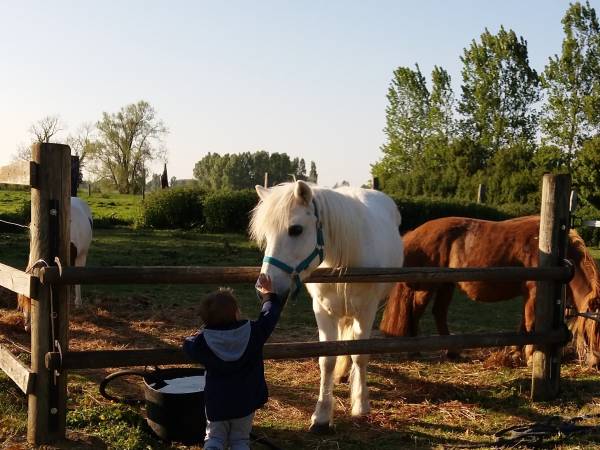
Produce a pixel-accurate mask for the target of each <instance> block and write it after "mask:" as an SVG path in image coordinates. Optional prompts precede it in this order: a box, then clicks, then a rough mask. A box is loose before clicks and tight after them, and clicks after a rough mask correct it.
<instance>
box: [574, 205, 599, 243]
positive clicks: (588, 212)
mask: <svg viewBox="0 0 600 450" xmlns="http://www.w3.org/2000/svg"><path fill="white" fill-rule="evenodd" d="M586 220H600V210H598V209H596V208H594V207H593V206H592V205H589V204H588V205H581V206H580V207H579V208H577V209H576V210H575V214H574V220H573V222H574V224H575V227H576V229H577V232H578V233H579V235H580V236H581V237H582V238H583V240H584V241H585V243H586V245H587V246H595V247H599V246H600V228H595V227H588V226H584V225H583V222H584V221H586Z"/></svg>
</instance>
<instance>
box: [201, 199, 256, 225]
mask: <svg viewBox="0 0 600 450" xmlns="http://www.w3.org/2000/svg"><path fill="white" fill-rule="evenodd" d="M257 203H258V196H257V195H256V192H255V191H253V190H243V191H222V192H213V193H211V194H209V195H208V196H207V197H206V198H205V200H204V219H205V223H204V224H205V229H206V230H207V231H211V232H219V233H222V232H238V233H243V232H245V231H246V230H247V229H248V223H249V220H250V212H251V211H252V209H253V208H254V207H255V206H256V204H257Z"/></svg>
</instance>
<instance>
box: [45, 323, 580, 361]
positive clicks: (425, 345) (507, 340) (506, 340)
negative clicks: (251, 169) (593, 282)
mask: <svg viewBox="0 0 600 450" xmlns="http://www.w3.org/2000/svg"><path fill="white" fill-rule="evenodd" d="M568 339H569V333H568V332H567V330H566V329H559V330H552V331H550V332H548V333H543V334H542V333H531V334H523V333H485V334H483V333H478V334H457V335H450V336H417V337H401V338H383V339H356V340H349V341H333V342H281V343H271V344H266V345H265V348H264V356H265V358H266V359H290V358H293V359H299V358H312V357H315V356H337V355H360V354H369V355H375V354H382V353H399V352H418V351H436V350H445V349H453V350H460V349H468V348H487V347H503V346H509V345H518V346H523V345H530V344H531V345H540V344H553V345H562V344H564V343H566V342H567V341H568ZM192 363H193V361H191V360H190V359H189V358H188V357H187V356H186V355H185V353H184V352H183V351H182V350H181V349H180V348H175V347H169V348H145V349H127V350H89V351H76V352H67V353H64V354H63V355H62V360H61V356H60V355H59V354H58V353H50V354H48V355H47V357H46V365H47V366H48V368H49V369H54V368H59V367H62V368H63V369H67V370H81V369H105V368H109V367H131V366H149V365H167V364H192Z"/></svg>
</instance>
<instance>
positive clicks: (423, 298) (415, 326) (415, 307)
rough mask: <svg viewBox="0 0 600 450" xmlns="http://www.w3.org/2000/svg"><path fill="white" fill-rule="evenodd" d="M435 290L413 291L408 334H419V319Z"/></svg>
mask: <svg viewBox="0 0 600 450" xmlns="http://www.w3.org/2000/svg"><path fill="white" fill-rule="evenodd" d="M436 292H437V289H428V290H421V291H414V295H413V296H412V315H411V320H410V330H409V336H416V335H418V334H419V321H420V320H421V317H422V316H423V313H424V312H425V309H426V308H427V305H428V304H429V300H431V298H432V297H433V296H434V295H435V293H436Z"/></svg>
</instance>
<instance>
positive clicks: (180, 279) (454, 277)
mask: <svg viewBox="0 0 600 450" xmlns="http://www.w3.org/2000/svg"><path fill="white" fill-rule="evenodd" d="M32 159H33V161H32V162H31V163H15V164H12V165H10V166H6V167H1V168H0V183H10V184H25V185H29V186H31V226H30V227H31V243H30V246H31V249H30V257H29V264H30V266H34V267H35V268H34V269H33V270H32V271H31V273H26V272H24V271H21V270H18V269H15V268H12V267H9V266H6V265H3V264H0V285H2V286H4V287H5V288H7V289H10V290H12V291H14V292H16V293H19V294H23V295H26V296H28V297H31V298H32V310H31V367H27V366H26V365H25V364H23V363H22V362H21V361H20V360H19V359H18V358H17V357H15V356H14V355H13V354H12V353H11V352H10V351H9V350H8V349H6V348H5V347H3V346H1V345H0V369H2V370H3V371H4V372H5V373H6V374H7V375H8V376H9V377H10V378H11V379H12V380H13V381H14V382H15V383H16V384H17V385H18V386H19V388H20V389H21V390H22V391H23V392H24V393H25V394H27V395H28V399H29V400H28V401H29V405H28V406H29V407H28V426H27V438H28V441H29V442H30V443H31V444H34V445H39V444H45V443H52V442H54V441H56V440H58V439H61V438H63V437H64V436H65V431H66V430H65V428H66V412H67V389H66V388H67V376H66V375H67V372H68V371H69V370H78V369H90V368H105V367H125V366H140V365H158V364H179V363H189V362H190V361H189V360H188V359H187V357H186V356H185V355H184V354H183V352H182V351H181V350H180V349H177V348H163V349H137V350H101V351H77V352H74V351H70V350H69V346H68V344H69V341H68V319H69V314H68V313H69V302H68V299H69V288H70V285H72V284H120V283H171V284H172V283H211V284H213V283H228V284H229V283H249V282H254V281H255V280H256V278H257V276H258V273H259V270H260V269H259V268H257V267H102V268H76V267H68V266H67V265H66V264H67V262H68V261H69V258H68V255H69V236H70V233H69V225H70V186H71V180H70V178H71V170H70V161H71V158H70V149H69V147H67V146H64V145H60V144H36V145H34V146H33V151H32ZM569 192H570V179H569V177H568V176H552V175H546V176H544V184H543V192H542V208H541V224H540V264H539V267H537V268H522V267H521V268H517V267H494V268H469V269H440V268H383V269H381V268H343V269H333V270H332V269H317V270H315V271H314V272H313V273H312V275H311V276H310V278H309V279H308V280H307V282H314V283H316V282H318V283H364V282H373V281H378V282H395V281H413V282H427V283H435V282H451V281H452V282H457V281H484V280H494V281H507V282H508V281H511V282H515V281H522V280H536V281H537V282H538V290H537V291H538V299H537V302H536V304H537V307H536V332H535V333H530V334H522V333H489V334H470V335H469V334H464V335H453V336H421V337H410V338H390V339H364V340H354V341H337V342H297V343H285V344H277V343H274V344H267V345H266V346H265V351H264V353H265V357H266V358H271V359H284V358H305V357H315V356H325V355H346V354H375V353H392V352H412V351H430V350H439V349H446V348H450V349H463V348H480V347H494V346H507V345H526V344H533V345H535V346H536V347H535V349H536V350H535V352H534V366H533V368H532V388H531V395H532V399H534V400H540V399H548V398H553V397H555V396H556V395H557V393H558V383H559V379H560V353H559V349H560V347H561V345H563V344H564V343H565V342H566V341H567V339H568V331H567V330H566V328H565V327H564V285H565V283H566V282H567V281H568V280H569V279H570V278H571V277H572V270H573V269H572V267H570V266H569V265H563V264H562V261H563V259H564V257H565V254H566V245H567V236H568V228H569V227H568V224H569V210H568V194H569ZM55 258H57V261H60V262H61V267H58V266H57V264H56V263H55ZM41 261H43V263H40V262H41ZM36 262H38V264H35V263H36Z"/></svg>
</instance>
